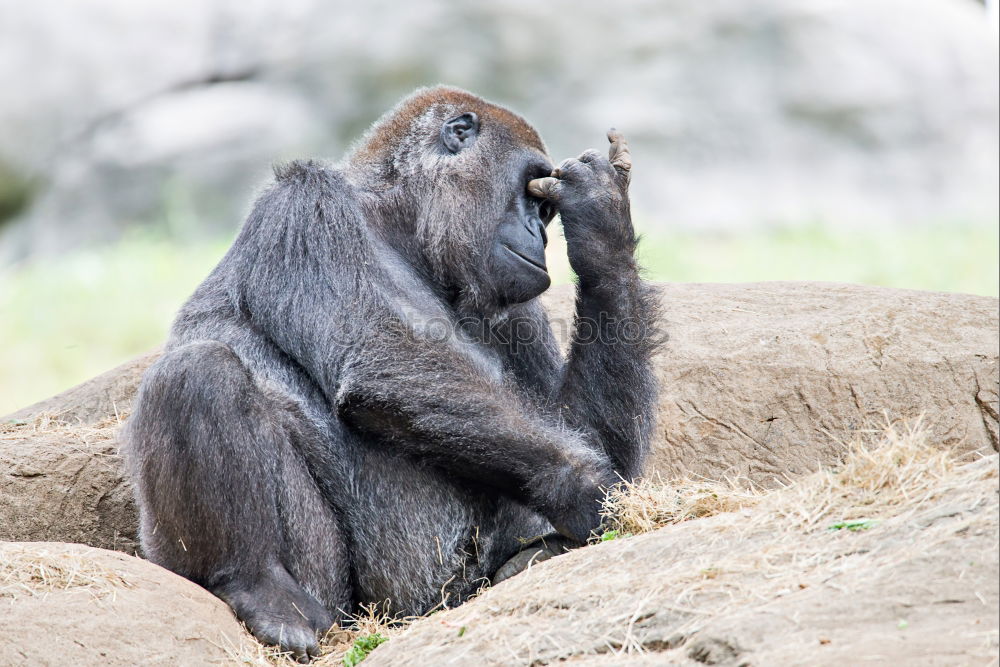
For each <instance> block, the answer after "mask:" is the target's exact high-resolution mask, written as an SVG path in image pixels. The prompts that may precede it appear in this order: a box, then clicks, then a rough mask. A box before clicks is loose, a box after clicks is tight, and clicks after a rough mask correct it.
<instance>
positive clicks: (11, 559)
mask: <svg viewBox="0 0 1000 667" xmlns="http://www.w3.org/2000/svg"><path fill="white" fill-rule="evenodd" d="M131 587H132V584H131V583H130V582H129V581H128V580H127V579H126V578H125V577H124V576H123V575H122V573H121V572H117V571H115V570H112V569H109V568H108V567H106V566H104V565H102V564H100V563H98V562H97V561H95V560H93V559H91V558H89V557H88V556H86V555H84V554H77V553H67V552H60V551H49V550H44V549H43V550H39V549H37V548H27V549H25V548H23V547H22V545H18V544H10V545H2V546H0V598H5V597H6V598H13V599H17V598H18V597H21V596H33V595H45V594H46V593H50V592H53V591H63V590H69V589H79V588H85V589H89V590H90V591H91V592H93V594H94V596H95V597H97V598H104V597H114V595H115V592H116V591H117V590H118V589H121V588H131Z"/></svg>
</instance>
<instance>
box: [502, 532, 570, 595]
mask: <svg viewBox="0 0 1000 667" xmlns="http://www.w3.org/2000/svg"><path fill="white" fill-rule="evenodd" d="M579 546H580V544H579V543H577V542H574V541H572V540H568V539H566V538H565V537H563V536H562V535H558V534H552V535H545V536H543V537H539V538H537V539H536V540H534V541H533V542H530V543H529V544H528V545H527V546H526V547H525V548H524V549H522V550H521V551H518V552H517V553H516V554H514V556H513V557H512V558H511V559H510V560H508V561H507V562H506V563H504V564H503V565H501V566H500V569H499V570H497V572H496V574H494V575H493V578H492V579H491V583H492V584H493V585H494V586H496V585H497V584H499V583H500V582H501V581H504V580H506V579H510V578H511V577H513V576H514V575H516V574H520V573H522V572H524V571H525V570H527V569H528V568H529V567H531V566H532V565H534V564H535V563H541V562H542V561H543V560H548V559H550V558H552V557H553V556H559V555H561V554H564V553H566V552H567V551H570V550H571V549H575V548H577V547H579Z"/></svg>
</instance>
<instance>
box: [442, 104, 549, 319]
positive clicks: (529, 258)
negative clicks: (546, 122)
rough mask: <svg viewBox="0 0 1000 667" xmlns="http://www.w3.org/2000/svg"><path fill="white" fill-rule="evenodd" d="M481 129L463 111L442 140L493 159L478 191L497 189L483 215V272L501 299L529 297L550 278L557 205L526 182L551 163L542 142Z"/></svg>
mask: <svg viewBox="0 0 1000 667" xmlns="http://www.w3.org/2000/svg"><path fill="white" fill-rule="evenodd" d="M479 131H480V127H479V118H478V117H477V116H476V114H474V113H471V112H469V113H464V114H462V115H460V116H458V117H455V118H452V119H450V120H448V121H446V122H445V123H444V125H443V126H442V129H441V143H442V145H443V146H444V147H445V149H446V150H447V151H448V152H450V153H453V154H455V153H460V152H463V151H466V150H468V151H469V152H470V153H477V152H478V153H482V154H483V156H486V157H485V161H486V162H487V163H490V167H491V168H490V169H488V170H487V171H489V172H492V173H491V174H478V175H477V176H478V177H480V178H477V180H478V182H479V184H480V186H482V189H480V190H479V192H480V193H481V192H482V190H484V189H489V190H492V196H491V197H490V198H489V199H490V200H491V206H490V207H489V208H490V209H492V211H493V214H492V215H486V216H484V217H485V218H488V219H485V220H482V223H483V225H484V226H485V229H484V230H483V233H484V236H485V238H484V241H485V243H486V244H487V246H488V247H487V248H485V253H484V254H485V256H486V257H485V258H486V262H485V266H482V267H481V277H482V278H483V279H484V282H487V283H489V290H488V291H489V293H490V294H492V296H493V298H495V299H496V302H497V303H496V305H499V306H509V305H514V304H518V303H524V302H525V301H529V300H531V299H534V298H535V297H537V296H538V295H539V294H541V293H542V292H544V291H545V290H546V289H548V287H549V285H550V284H551V279H550V278H549V273H548V269H547V268H546V266H545V246H546V244H547V243H548V236H547V234H546V231H545V228H546V226H547V225H548V224H549V223H550V222H551V221H552V218H553V217H554V216H555V209H554V208H553V206H552V204H551V203H550V202H548V201H545V200H542V199H538V198H535V197H532V196H531V195H529V194H528V190H527V185H528V181H530V180H532V179H535V178H541V177H544V176H548V175H549V174H550V173H551V171H552V163H551V162H550V161H549V159H548V157H547V156H546V155H544V154H543V153H542V152H540V151H539V150H537V148H533V147H530V146H517V145H511V143H510V142H509V141H506V142H496V141H495V140H494V138H493V137H487V136H483V137H480V136H479V133H480V132H479ZM477 140H482V141H477ZM484 142H485V145H483V144H484ZM498 144H499V145H498ZM480 159H482V157H481V158H480ZM482 176H487V178H485V179H482V178H481V177H482ZM480 210H482V209H480ZM484 212H485V211H484Z"/></svg>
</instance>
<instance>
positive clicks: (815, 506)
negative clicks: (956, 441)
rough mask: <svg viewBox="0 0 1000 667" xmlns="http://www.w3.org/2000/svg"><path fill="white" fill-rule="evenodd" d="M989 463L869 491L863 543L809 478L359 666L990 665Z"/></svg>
mask: <svg viewBox="0 0 1000 667" xmlns="http://www.w3.org/2000/svg"><path fill="white" fill-rule="evenodd" d="M996 465H997V456H996V455H995V454H993V455H990V456H989V457H988V458H987V459H985V460H980V461H977V462H975V463H972V464H970V465H969V469H968V470H966V471H964V472H959V474H958V475H956V476H955V477H953V478H952V477H951V475H953V474H955V472H956V471H955V470H952V471H949V472H948V473H945V474H944V475H943V476H942V477H941V478H940V479H939V480H936V481H935V482H934V483H932V485H931V486H932V488H931V489H930V490H929V493H928V495H929V498H930V500H929V501H928V498H917V497H913V498H909V499H905V500H900V498H899V497H898V496H897V497H893V494H897V493H899V492H900V489H885V490H883V489H880V499H879V500H878V501H876V505H877V507H876V508H871V507H869V508H868V511H874V512H876V513H877V514H875V516H877V517H878V518H879V522H878V523H877V524H875V525H874V527H872V528H870V529H868V530H864V531H859V532H851V531H847V530H842V531H831V530H830V529H828V527H827V526H828V524H829V522H830V521H831V520H832V519H833V517H838V516H842V515H841V514H840V512H842V511H845V508H844V507H842V506H838V505H839V504H840V502H839V500H840V499H839V498H835V497H831V495H828V494H830V491H831V489H830V488H829V487H828V486H826V485H825V483H824V479H829V478H826V477H825V475H824V474H818V475H816V476H815V477H816V478H819V479H817V480H812V481H811V483H810V481H809V480H807V483H808V484H807V486H806V487H805V488H804V489H795V488H794V487H792V488H790V489H783V490H779V491H775V492H772V493H771V494H769V495H768V496H765V497H764V499H763V500H762V501H761V504H760V505H758V506H756V507H753V508H751V509H746V510H742V511H740V512H736V513H729V514H719V515H716V516H713V517H709V518H704V519H696V520H692V521H688V522H686V523H681V524H678V525H673V526H667V527H665V528H661V529H659V530H657V531H655V532H652V533H647V534H643V535H637V536H635V537H626V538H618V539H615V540H613V541H608V542H601V543H599V544H596V545H594V546H589V547H586V548H584V549H579V550H577V551H574V552H571V553H569V554H566V555H563V556H558V557H556V558H552V559H550V560H547V561H545V562H543V563H540V564H538V565H535V566H532V567H531V568H530V569H529V570H527V571H526V572H524V573H523V574H520V575H518V576H516V577H513V578H511V579H509V580H507V581H505V582H503V583H502V584H499V585H498V586H495V587H493V588H492V589H489V590H487V591H486V592H484V593H483V594H481V595H480V596H479V597H477V598H475V599H473V600H471V601H470V602H467V603H466V604H464V605H463V606H461V607H458V608H457V609H452V610H448V611H442V612H438V613H435V614H433V615H432V616H429V617H427V618H423V619H420V620H418V621H416V622H415V623H414V624H413V625H412V626H411V627H410V628H408V629H407V630H404V631H403V633H402V634H400V635H399V636H396V637H393V638H391V639H390V640H389V641H388V642H387V643H386V644H384V645H382V646H380V647H379V648H377V649H376V650H375V651H374V652H373V653H372V654H371V655H370V656H369V657H368V658H367V659H366V661H365V667H379V666H380V665H399V664H419V665H453V664H454V665H550V664H563V663H567V664H573V665H593V666H594V667H597V666H599V665H608V664H613V665H619V664H629V665H632V664H635V665H686V666H689V667H694V666H697V665H705V664H707V665H728V666H731V667H736V666H737V665H816V664H823V665H839V664H852V665H853V664H864V663H866V662H869V661H870V662H872V663H873V664H874V663H878V664H955V663H968V664H979V663H989V662H990V660H991V659H994V658H995V656H996V652H997V639H996V627H997V624H998V622H1000V614H998V611H997V609H998V603H1000V595H998V591H997V586H996V582H997V578H998V576H1000V571H998V564H997V563H998V556H1000V554H998V525H997V524H998V520H997V516H998V514H997V513H998V503H997V481H996ZM880 472H884V473H886V474H888V475H890V476H891V474H892V471H891V470H887V469H884V468H879V469H878V470H876V471H875V474H876V475H877V474H878V473H880ZM966 472H971V473H973V474H971V475H969V476H966V474H965V473H966ZM935 474H936V473H935ZM810 491H812V492H815V493H814V494H813V495H810ZM842 491H843V488H842V487H838V488H837V492H842ZM903 491H904V493H905V489H903ZM832 495H833V496H836V495H837V493H836V492H835V493H833V494H832ZM890 499H891V503H889V502H887V501H889V500H890ZM892 503H898V504H896V505H895V506H893V505H892ZM939 503H940V504H941V505H944V506H948V507H949V508H950V509H949V510H948V511H947V512H942V511H941V508H940V506H939ZM802 517H808V518H812V519H814V521H812V523H810V522H809V521H808V520H807V521H804V522H803V521H801V519H802ZM815 519H819V521H818V522H817V521H815Z"/></svg>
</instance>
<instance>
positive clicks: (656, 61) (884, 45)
mask: <svg viewBox="0 0 1000 667" xmlns="http://www.w3.org/2000/svg"><path fill="white" fill-rule="evenodd" d="M7 4H8V5H9V7H6V8H0V11H3V12H4V16H3V20H2V21H0V80H3V81H5V82H7V86H8V88H10V89H11V90H16V91H18V94H17V95H6V96H3V97H2V98H0V124H2V126H3V127H4V128H5V132H4V133H3V134H2V135H0V158H2V161H3V162H6V163H8V164H9V165H10V167H11V168H12V170H13V171H15V172H18V173H26V174H30V175H33V176H37V177H39V178H38V180H39V181H40V185H39V188H38V189H37V191H34V192H33V194H32V196H33V197H34V199H33V203H32V205H31V206H30V207H29V208H28V209H27V210H26V211H25V212H24V214H23V215H22V216H21V218H20V219H19V223H18V224H12V225H9V227H10V229H9V230H5V234H4V237H3V243H4V245H5V246H6V247H4V248H3V250H5V253H4V254H5V255H17V254H18V253H39V252H43V251H54V250H60V249H67V248H74V247H76V245H77V244H78V243H79V242H80V241H81V240H100V239H107V238H114V237H115V236H117V235H119V234H120V233H121V232H122V230H123V229H124V228H125V227H126V226H128V225H132V224H148V225H157V226H159V227H166V228H168V229H169V230H170V231H172V233H175V234H182V235H187V234H191V233H196V232H197V231H198V230H206V229H207V230H211V231H213V232H217V231H218V230H219V229H220V228H224V229H227V230H228V229H233V228H235V227H236V225H237V224H238V223H239V221H240V220H241V219H242V217H243V216H244V215H245V212H246V210H247V207H248V201H247V200H248V198H249V195H250V193H251V191H252V189H253V188H254V186H256V185H257V184H258V183H260V182H261V181H262V180H263V179H265V178H266V177H267V171H268V168H269V165H270V163H271V162H272V161H274V160H277V159H285V158H288V157H316V156H324V155H325V156H333V157H337V156H339V155H340V154H341V153H342V152H343V150H344V149H345V148H346V147H347V146H348V144H349V142H350V141H352V140H354V139H355V138H357V136H358V135H359V134H360V132H361V131H362V130H363V129H364V128H365V127H366V126H367V125H368V124H370V123H371V122H372V121H373V120H374V119H375V118H376V117H377V116H379V115H380V114H381V113H382V112H383V111H385V110H386V109H387V108H389V107H390V106H391V105H392V104H394V103H395V102H396V101H397V100H398V99H399V98H400V97H401V96H402V95H405V94H407V93H409V92H410V91H411V90H412V89H413V88H415V87H417V86H421V85H430V84H435V83H438V82H446V83H451V84H455V85H459V86H464V87H467V88H469V89H471V90H473V91H475V92H478V93H480V94H482V95H485V96H488V97H491V98H494V99H497V100H498V101H501V102H503V103H507V104H510V105H511V106H513V107H514V108H516V109H517V110H519V111H520V112H522V113H523V114H524V115H525V116H526V117H528V118H529V119H530V120H532V121H533V122H534V123H536V124H537V126H538V127H539V129H540V130H541V133H542V135H543V136H544V137H546V140H547V142H548V145H549V147H550V148H551V150H552V153H553V156H554V157H555V158H556V159H557V160H561V159H562V158H564V157H568V156H571V155H577V154H579V152H580V151H581V150H583V149H584V148H587V147H589V146H591V145H599V144H600V143H601V142H603V140H604V139H603V135H604V131H605V130H606V129H607V128H608V127H609V126H611V125H616V126H617V127H619V128H622V129H623V130H624V131H625V133H626V135H627V136H629V138H630V139H631V142H632V147H633V153H634V157H635V165H636V172H635V174H636V176H635V178H634V180H633V196H634V205H633V209H634V210H635V211H636V212H637V218H640V219H644V220H646V221H648V222H647V223H646V225H645V227H646V228H645V230H644V231H646V232H656V231H657V230H658V227H659V225H661V224H663V223H664V222H665V221H668V220H669V221H670V224H671V225H672V226H677V225H681V226H692V227H706V226H707V227H716V228H728V227H734V226H760V225H766V224H773V223H782V224H805V223H808V222H811V221H816V220H829V221H836V223H837V224H838V225H856V226H862V225H871V224H900V223H904V224H909V223H912V222H914V221H924V220H930V221H946V222H952V221H955V220H964V221H973V222H976V221H978V222H985V223H989V224H995V220H996V217H997V215H998V203H997V202H998V190H997V182H998V165H997V161H996V154H995V150H994V148H995V146H996V144H997V141H998V134H1000V132H998V127H997V125H998V121H997V110H998V84H997V80H998V66H997V62H998V61H997V52H996V46H995V40H994V39H993V37H992V35H991V34H990V29H989V24H988V22H987V20H986V15H985V12H984V11H983V9H982V8H981V7H979V6H977V5H976V3H973V2H969V1H967V0H936V1H934V2H921V3H911V2H906V0H869V2H863V3H835V2H826V3H802V2H795V0H754V1H753V2H728V3H691V2H684V1H683V0H664V1H660V2H656V1H653V0H645V1H644V2H642V3H640V6H639V7H637V8H635V11H628V12H624V11H621V9H620V8H619V7H617V6H615V5H613V4H606V5H602V4H599V3H598V4H588V5H585V6H581V5H580V3H576V2H572V0H551V1H550V2H546V3H544V4H540V5H537V6H532V7H530V8H527V7H525V6H523V4H522V3H519V2H517V1H516V0H498V1H497V2H493V3H489V4H488V5H483V4H481V3H475V2H470V1H468V0H466V1H465V2H446V1H445V0H428V1H427V2H422V3H420V5H419V6H416V5H414V6H409V5H406V6H400V5H399V3H393V2H389V1H388V0H377V1H374V2H370V3H366V4H365V5H364V6H363V7H354V6H352V7H351V8H350V10H349V11H347V10H345V7H344V5H343V3H335V2H321V1H320V0H301V1H299V2H294V3H278V4H275V3H234V2H231V1H230V0H207V1H204V2H200V1H198V0H155V1H150V2H143V3H122V2H117V1H116V0H87V2H84V3H74V5H73V6H72V7H60V8H59V9H58V10H55V9H53V8H51V7H48V6H46V5H45V4H44V3H7ZM15 4H16V6H15ZM98 17H99V20H97V18H98ZM80 26H86V29H85V30H81V29H80ZM609 34H614V35H616V38H615V39H613V40H610V41H609V38H608V35H609ZM611 42H613V43H611ZM443 43H447V44H449V45H450V46H451V49H446V50H442V49H433V48H430V49H429V48H426V44H443ZM580 44H588V45H589V47H588V48H579V45H580ZM915 44H918V45H919V48H914V45H915ZM456 51H461V52H462V53H463V54H465V56H464V57H463V58H461V59H455V58H453V57H452V56H451V54H452V53H454V52H456ZM165 52H169V53H171V57H170V58H164V57H163V55H162V54H163V53H165ZM33 62H45V63H46V67H44V68H35V67H28V66H25V63H33ZM609 82H614V83H613V85H611V84H609ZM2 189H3V188H2V186H0V190H2ZM18 191H19V192H20V190H18ZM19 197H20V195H19ZM19 207H20V204H18V208H19ZM178 223H183V224H186V225H189V226H190V228H188V227H182V229H180V230H177V229H174V226H175V225H177V224H178Z"/></svg>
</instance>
